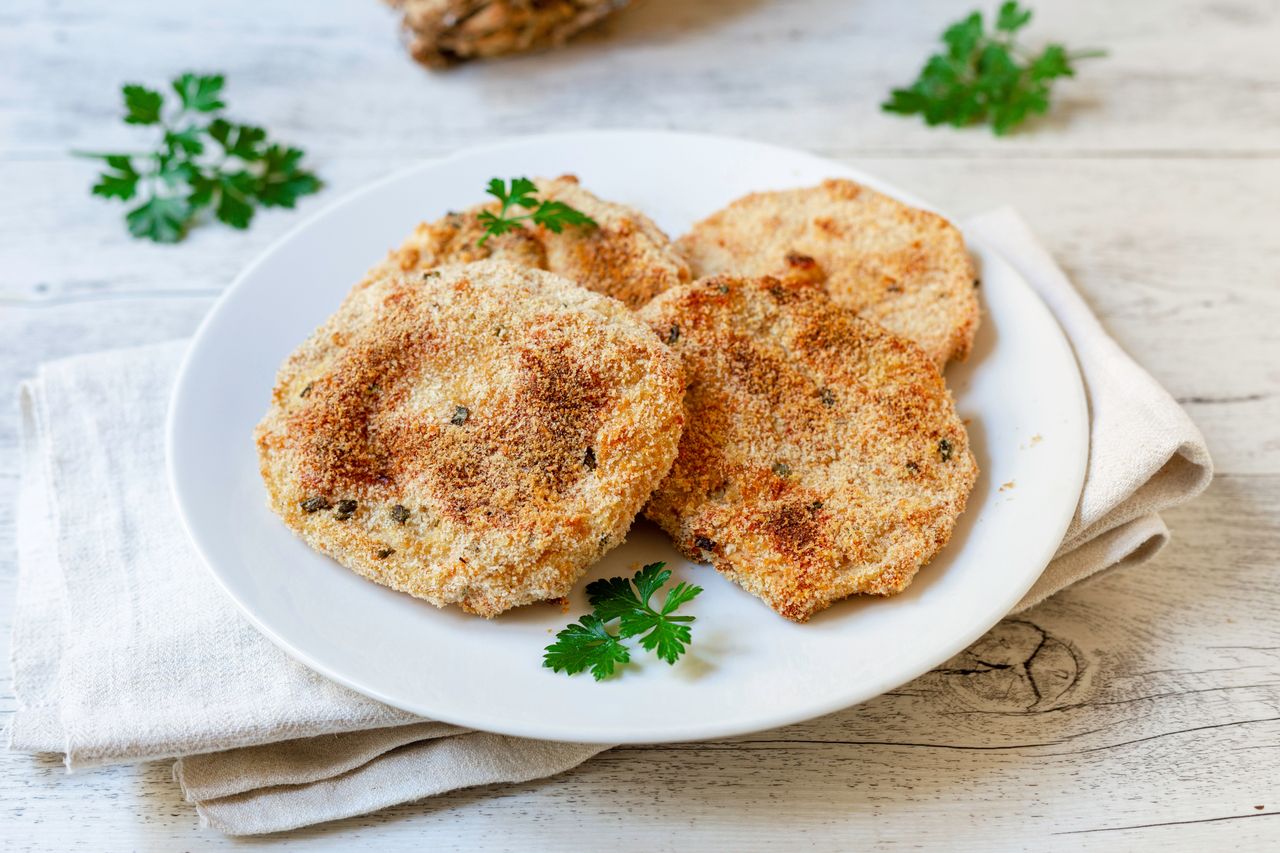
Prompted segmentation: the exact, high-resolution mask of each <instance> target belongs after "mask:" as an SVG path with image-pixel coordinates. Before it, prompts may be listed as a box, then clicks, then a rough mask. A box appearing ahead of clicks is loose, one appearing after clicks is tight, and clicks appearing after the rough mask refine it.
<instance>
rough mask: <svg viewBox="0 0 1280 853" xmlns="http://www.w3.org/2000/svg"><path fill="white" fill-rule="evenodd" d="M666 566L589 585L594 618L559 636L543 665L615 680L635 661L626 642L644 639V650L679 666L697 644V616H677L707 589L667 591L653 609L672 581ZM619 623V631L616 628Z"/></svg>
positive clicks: (684, 586)
mask: <svg viewBox="0 0 1280 853" xmlns="http://www.w3.org/2000/svg"><path fill="white" fill-rule="evenodd" d="M665 566H666V564H665V563H650V564H649V565H647V566H645V567H644V568H643V569H641V570H640V571H639V572H637V573H636V575H635V577H633V578H631V579H630V580H628V579H627V578H610V579H609V580H598V581H594V582H592V583H590V584H588V585H587V598H588V600H589V601H590V602H591V607H592V613H590V614H589V615H587V616H583V617H582V618H581V619H580V620H578V621H577V622H575V623H573V624H572V625H569V627H567V628H565V629H564V630H562V631H561V632H560V633H558V634H556V641H555V642H554V643H552V644H551V645H550V646H547V648H546V650H545V654H544V655H543V658H542V665H543V666H545V667H547V668H548V669H551V670H554V671H555V672H564V673H566V674H568V675H574V674H575V673H579V672H583V671H584V670H590V671H591V675H592V677H593V678H595V680H596V681H600V680H602V679H605V678H608V677H609V676H611V675H613V672H614V667H615V665H617V664H620V663H627V662H629V661H630V660H631V652H630V651H629V650H628V648H627V646H626V645H625V644H624V643H623V642H622V641H623V640H624V639H628V638H630V637H638V638H639V641H640V646H641V648H643V649H645V650H647V651H650V652H653V653H654V654H655V655H657V656H658V658H659V659H660V660H664V661H666V662H667V663H669V664H674V663H675V662H676V661H677V660H679V659H680V656H681V655H682V654H684V652H685V650H686V649H687V648H688V646H689V643H690V642H691V641H692V631H691V629H690V627H689V626H690V623H692V622H693V621H694V617H692V616H681V615H676V610H678V609H679V608H680V607H681V605H684V604H687V603H688V602H690V601H692V600H693V599H695V598H697V596H698V594H699V593H701V592H702V587H698V586H693V585H691V584H687V583H683V582H681V583H678V584H676V585H675V586H673V587H672V588H671V589H670V590H668V591H667V594H666V597H665V598H664V599H663V601H662V604H661V605H659V606H655V605H654V604H651V603H650V602H651V601H652V599H653V597H654V595H655V594H656V593H657V591H658V590H659V589H660V588H661V587H662V585H663V584H665V583H666V582H667V581H668V580H669V579H670V578H671V572H670V571H669V570H668V569H666V568H664V567H665ZM615 621H616V622H617V631H616V633H615V632H614V631H611V630H610V628H609V626H610V624H612V623H614V622H615Z"/></svg>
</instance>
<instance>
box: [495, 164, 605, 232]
mask: <svg viewBox="0 0 1280 853" xmlns="http://www.w3.org/2000/svg"><path fill="white" fill-rule="evenodd" d="M509 183H510V187H508V186H507V182H504V181H503V180H502V179H501V178H492V179H490V181H489V185H488V187H486V188H485V192H487V193H488V194H489V195H491V196H493V197H494V198H496V199H497V200H498V201H499V202H500V203H501V205H502V206H501V208H500V209H499V210H498V212H497V213H494V212H493V211H491V210H483V211H481V212H480V215H479V217H478V218H479V220H480V224H481V225H483V226H484V234H482V235H480V239H479V240H477V241H476V245H477V246H483V245H484V244H485V241H487V240H488V239H489V238H490V237H500V236H501V235H503V234H506V233H508V232H510V231H514V230H516V229H517V228H522V227H524V226H522V225H521V224H520V223H521V222H522V221H524V220H526V219H531V220H533V224H534V225H541V226H542V227H543V228H546V229H547V230H548V231H550V232H552V233H553V234H559V233H561V232H562V231H564V227H565V226H566V225H579V226H582V227H586V228H595V227H596V225H597V223H596V221H595V220H594V219H592V218H591V217H590V216H587V215H586V214H585V213H583V212H582V211H580V210H578V209H576V208H573V207H570V206H569V205H567V204H565V203H564V202H562V201H550V200H543V201H538V199H537V192H538V187H537V185H536V184H535V183H534V182H533V181H531V180H529V179H528V178H512V179H511V181H510V182H509ZM512 208H523V209H524V210H528V211H531V212H530V213H523V214H519V215H514V216H512V215H508V212H509V211H511V210H512Z"/></svg>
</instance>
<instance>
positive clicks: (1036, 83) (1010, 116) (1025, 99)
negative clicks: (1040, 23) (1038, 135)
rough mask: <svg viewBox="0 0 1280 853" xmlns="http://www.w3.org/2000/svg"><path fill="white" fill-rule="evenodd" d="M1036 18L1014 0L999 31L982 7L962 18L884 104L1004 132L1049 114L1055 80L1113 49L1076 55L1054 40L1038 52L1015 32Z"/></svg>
mask: <svg viewBox="0 0 1280 853" xmlns="http://www.w3.org/2000/svg"><path fill="white" fill-rule="evenodd" d="M1030 21H1031V10H1030V9H1027V8H1024V7H1022V6H1019V5H1018V4H1017V3H1016V2H1014V0H1010V2H1007V3H1004V4H1003V5H1001V6H1000V10H999V11H998V12H997V13H996V20H995V30H994V32H990V33H988V32H987V29H986V26H985V24H984V22H983V18H982V13H981V12H974V13H972V14H970V15H969V17H967V18H965V19H963V20H961V21H957V22H956V23H954V24H952V25H951V26H950V27H948V28H947V30H946V32H944V33H943V34H942V41H943V43H944V44H945V45H946V47H947V49H946V51H945V52H943V53H936V54H934V55H933V56H931V57H929V60H928V62H926V63H925V66H924V69H923V70H922V71H921V72H920V76H919V77H917V78H916V81H915V82H914V83H912V84H911V85H910V86H908V87H907V88H905V89H894V90H893V91H892V92H891V93H890V95H889V100H888V101H885V102H884V103H883V104H881V105H880V108H881V109H883V110H884V111H885V112H890V113H900V114H902V115H917V114H918V115H920V116H922V117H923V118H924V121H925V123H926V124H928V125H930V126H933V125H939V124H949V125H952V126H953V127H966V126H968V125H972V124H981V123H984V122H990V124H991V129H992V131H994V132H995V134H996V135H997V136H1003V135H1005V134H1006V133H1008V132H1009V131H1010V130H1012V129H1013V128H1015V127H1017V126H1018V125H1019V124H1022V122H1023V121H1025V120H1026V119H1027V117H1028V116H1030V115H1032V114H1041V113H1045V112H1047V111H1048V109H1049V89H1050V86H1051V84H1052V83H1053V81H1054V80H1056V79H1058V78H1059V77H1074V76H1075V66H1074V65H1073V63H1074V62H1075V61H1076V60H1079V59H1088V58H1092V57H1098V56H1105V55H1106V52H1105V51H1101V50H1087V51H1077V52H1074V53H1070V52H1068V51H1067V49H1066V48H1065V47H1063V46H1062V45H1060V44H1050V45H1048V46H1047V47H1045V49H1044V50H1042V51H1041V52H1040V53H1038V54H1032V53H1030V52H1028V51H1026V50H1024V49H1023V48H1022V47H1020V46H1019V45H1017V44H1016V43H1015V42H1014V35H1015V33H1017V32H1018V31H1019V30H1021V29H1022V28H1023V27H1025V26H1026V25H1027V24H1028V23H1029V22H1030Z"/></svg>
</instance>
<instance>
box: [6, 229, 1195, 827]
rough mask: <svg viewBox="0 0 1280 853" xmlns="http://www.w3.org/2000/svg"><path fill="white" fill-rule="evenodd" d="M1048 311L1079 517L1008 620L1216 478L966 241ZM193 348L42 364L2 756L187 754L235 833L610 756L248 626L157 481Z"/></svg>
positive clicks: (1184, 425) (1032, 259) (1121, 376)
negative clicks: (490, 717) (342, 664)
mask: <svg viewBox="0 0 1280 853" xmlns="http://www.w3.org/2000/svg"><path fill="white" fill-rule="evenodd" d="M967 230H968V232H969V233H971V234H974V235H977V236H979V237H980V238H981V239H983V240H984V241H986V242H987V243H988V244H989V245H991V246H992V247H994V248H996V249H997V250H998V251H999V252H1001V253H1002V254H1003V255H1004V256H1005V257H1006V258H1007V259H1008V260H1009V261H1010V262H1011V263H1012V264H1013V266H1014V267H1016V268H1017V269H1018V271H1019V272H1021V273H1022V275H1023V276H1024V277H1026V279H1027V280H1028V281H1029V282H1030V283H1031V285H1032V286H1033V287H1034V288H1035V290H1036V291H1037V292H1038V293H1039V294H1040V296H1041V297H1042V298H1043V299H1044V301H1045V302H1046V303H1047V304H1048V306H1049V308H1050V309H1051V310H1052V311H1053V313H1054V314H1055V315H1056V317H1057V319H1058V322H1059V323H1060V324H1061V325H1062V327H1063V329H1064V330H1065V332H1066V333H1067V336H1068V338H1069V339H1070V341H1071V344H1072V346H1073V348H1074V349H1075V353H1076V357H1077V359H1078V361H1079V364H1080V368H1081V372H1082V373H1083V375H1084V379H1085V385H1086V389H1087V392H1088V398H1089V412H1090V440H1091V450H1090V458H1089V466H1088V473H1087V475H1086V479H1085V484H1084V489H1083V492H1082V495H1081V499H1080V505H1079V508H1078V509H1077V512H1076V516H1075V518H1074V520H1073V521H1072V524H1071V527H1070V529H1069V530H1068V533H1067V536H1066V539H1065V540H1064V542H1063V543H1062V547H1061V549H1060V550H1059V551H1058V553H1057V555H1056V556H1055V558H1054V560H1053V561H1052V562H1051V563H1050V564H1049V566H1048V567H1047V568H1046V570H1045V572H1044V574H1043V575H1042V576H1041V578H1040V579H1039V581H1038V582H1037V583H1036V584H1035V586H1034V587H1033V588H1032V589H1031V591H1030V592H1029V593H1028V594H1027V596H1026V597H1025V598H1024V599H1023V600H1022V601H1021V602H1020V603H1019V604H1018V607H1017V608H1016V609H1018V610H1020V609H1023V608H1026V607H1029V606H1031V605H1033V604H1035V603H1037V602H1039V601H1041V600H1043V599H1044V598H1045V597H1047V596H1049V595H1052V594H1053V593H1055V592H1057V591H1058V590H1060V589H1062V588H1063V587H1065V586H1067V585H1070V584H1072V583H1074V582H1076V581H1078V580H1080V579H1082V578H1084V577H1087V576H1089V575H1093V574H1095V573H1097V572H1100V571H1102V570H1104V569H1110V568H1114V567H1117V566H1124V565H1132V564H1135V563H1138V562H1141V561H1144V560H1147V559H1150V558H1151V557H1152V556H1153V555H1154V554H1155V553H1156V552H1157V551H1159V550H1160V548H1161V547H1163V546H1164V544H1165V543H1166V542H1167V541H1168V538H1169V532H1168V529H1167V528H1166V527H1165V525H1164V523H1163V521H1162V520H1161V519H1160V516H1159V512H1160V511H1161V510H1163V509H1165V508H1167V507H1170V506H1173V505H1175V504H1178V503H1181V502H1183V501H1186V500H1188V499H1190V498H1192V497H1194V496H1195V495H1196V494H1198V493H1199V492H1201V491H1202V490H1203V489H1204V488H1205V487H1206V486H1207V485H1208V482H1209V479H1210V477H1211V476H1212V465H1211V462H1210V459H1209V455H1208V452H1207V450H1206V448H1205V445H1204V440H1203V438H1202V437H1201V436H1200V433H1199V431H1198V430H1197V429H1196V427H1195V426H1194V424H1192V423H1191V421H1190V419H1189V418H1188V417H1187V416H1186V414H1185V413H1184V412H1183V411H1182V409H1181V408H1180V407H1179V406H1178V405H1177V403H1175V402H1174V400H1173V399H1172V398H1171V397H1170V396H1169V394H1168V393H1167V392H1166V391H1164V389H1163V388H1161V387H1160V386H1159V384H1157V383H1156V382H1155V380H1153V379H1152V378H1151V377H1150V376H1149V375H1148V374H1147V373H1146V372H1145V371H1143V370H1142V369H1141V368H1140V367H1138V366H1137V365H1136V364H1135V363H1134V362H1133V361H1132V360H1131V359H1130V358H1129V357H1128V356H1127V355H1126V354H1125V353H1124V352H1123V351H1122V350H1121V349H1120V348H1119V347H1118V346H1117V345H1116V344H1115V342H1114V341H1112V340H1111V339H1110V338H1109V337H1108V336H1107V334H1106V332H1105V331H1104V330H1103V329H1102V327H1101V326H1100V325H1099V323H1098V321H1097V320H1096V318H1094V316H1093V315H1092V313H1091V312H1090V311H1089V309H1088V308H1087V306H1086V305H1085V304H1084V302H1083V301H1082V300H1081V299H1080V297H1079V296H1078V295H1077V294H1076V292H1075V291H1074V289H1073V288H1072V287H1071V284H1070V282H1068V280H1067V279H1066V277H1065V276H1064V275H1063V273H1062V271H1061V270H1059V269H1058V267H1057V266H1056V265H1055V264H1054V262H1053V260H1052V258H1051V257H1049V255H1048V254H1047V253H1046V252H1045V251H1044V250H1043V249H1042V248H1041V247H1040V246H1039V244H1038V243H1037V242H1036V240H1035V238H1034V236H1033V235H1032V234H1031V232H1030V230H1029V229H1028V228H1027V226H1026V225H1025V223H1023V221H1022V220H1021V219H1020V218H1019V217H1018V216H1017V214H1016V213H1014V212H1013V211H1011V210H999V211H996V212H993V213H990V214H986V215H984V216H980V217H978V218H976V219H974V220H972V221H971V222H969V223H968V224H967ZM185 346H186V344H185V342H180V341H179V342H173V343H169V344H160V345H155V346H148V347H138V348H133V349H128V350H118V351H114V352H109V353H102V354H96V355H91V356H79V357H75V358H71V359H65V360H62V361H57V362H52V363H49V364H45V365H43V366H41V368H40V369H39V372H38V374H37V375H36V377H35V378H33V379H31V380H29V381H27V382H25V383H23V385H22V387H21V389H20V394H19V405H20V409H21V432H22V480H21V487H20V492H19V500H18V504H19V507H18V519H17V521H18V524H17V539H18V543H17V544H18V565H19V581H18V598H17V604H16V609H15V618H14V638H13V671H14V690H15V693H16V694H17V700H18V702H17V710H16V711H15V713H14V715H13V717H12V720H11V725H10V745H11V748H13V749H15V750H20V751H26V752H52V753H61V754H62V755H63V756H64V757H65V761H66V764H67V767H68V768H69V769H71V770H77V769H80V768H85V767H92V766H95V765H101V764H110V763H127V762H138V761H146V760H153V759H164V758H177V759H178V760H177V762H176V764H175V766H174V776H175V779H176V780H177V782H178V784H179V785H181V787H182V790H183V791H184V793H185V795H186V797H187V799H188V800H189V801H190V802H192V803H194V805H195V808H196V811H197V813H198V814H199V816H200V819H201V821H202V823H204V824H206V825H210V826H213V827H215V828H217V829H219V830H221V831H223V832H226V833H228V834H234V835H246V834H257V833H266V832H276V831H280V830H285V829H291V828H295V827H299V826H305V825H308V824H313V823H320V822H323V821H329V820H334V819H337V818H342V817H348V816H352V815H357V814H364V813H368V812H371V811H375V810H377V809H381V808H385V807H387V806H390V805H395V804H398V803H404V802H409V801H413V800H418V799H422V798H424V797H429V796H432V795H434V794H439V793H442V792H445V791H449V790H453V789H457V788H462V787H467V786H472V785H480V784H488V783H496V782H518V781H525V780H529V779H536V778H540V777H545V776H549V775H552V774H555V773H559V772H562V771H564V770H567V769H569V768H571V767H574V766H576V765H577V764H579V763H581V762H583V761H585V760H587V759H588V758H590V757H591V756H593V755H595V754H596V753H598V752H600V751H601V750H602V749H605V748H607V747H601V746H593V745H583V744H571V743H558V742H549V741H532V740H526V739H521V738H513V737H506V736H503V735H496V734H491V733H487V732H478V731H472V730H469V729H465V728H460V727H457V726H451V725H447V724H444V723H438V722H431V721H426V720H422V719H420V718H417V717H414V716H413V715H410V714H407V713H405V712H403V711H399V710H396V709H394V708H390V707H388V706H386V705H383V704H381V703H379V702H375V701H373V700H371V699H368V698H366V697H364V696H361V695H359V694H357V693H354V692H352V691H350V690H347V689H346V688H343V687H340V686H338V685H335V684H333V683H331V682H329V681H327V680H325V679H324V678H322V677H320V676H319V675H317V674H315V673H313V672H311V671H310V670H308V669H306V668H305V667H303V666H301V665H300V664H297V663H295V662H294V661H293V660H292V659H290V658H289V657H287V656H286V655H285V654H284V653H283V652H281V651H280V650H278V649H277V648H276V647H275V646H273V645H272V644H271V643H270V642H269V641H268V640H266V639H265V638H264V637H262V636H261V635H260V634H258V633H257V631H256V630H254V629H253V628H252V627H251V626H250V625H249V624H248V622H246V621H245V620H244V619H243V618H242V617H241V616H240V615H239V613H238V612H237V611H236V610H235V608H234V606H233V605H232V604H231V602H230V601H228V600H227V599H226V598H225V597H224V596H223V594H222V593H221V591H220V590H219V589H218V588H217V586H216V584H215V583H214V582H213V580H212V579H211V578H210V577H209V575H208V572H207V571H206V570H205V569H204V567H203V566H202V565H201V564H200V560H199V557H198V556H197V555H196V554H195V552H194V549H193V548H192V547H191V545H190V544H189V543H188V541H187V539H186V536H185V534H184V532H183V530H182V526H181V524H180V522H179V521H178V519H177V517H176V514H175V512H174V510H173V507H172V503H171V498H170V493H169V487H168V483H167V478H166V474H165V465H164V458H163V457H164V450H163V448H164V440H163V429H164V421H165V413H166V410H167V406H168V401H169V393H170V390H171V386H172V383H173V379H174V375H175V372H176V369H177V365H178V362H179V360H180V358H181V356H182V353H183V351H184V349H185Z"/></svg>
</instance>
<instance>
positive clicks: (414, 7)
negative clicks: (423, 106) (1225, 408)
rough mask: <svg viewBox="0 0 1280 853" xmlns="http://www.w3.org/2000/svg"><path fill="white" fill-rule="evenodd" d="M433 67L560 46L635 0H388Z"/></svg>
mask: <svg viewBox="0 0 1280 853" xmlns="http://www.w3.org/2000/svg"><path fill="white" fill-rule="evenodd" d="M388 2H389V3H390V4H391V5H392V6H395V7H396V8H398V9H400V10H401V11H402V12H403V13H404V28H405V30H406V31H407V33H408V43H409V53H410V54H412V56H413V58H414V59H416V60H418V61H419V62H421V63H422V64H423V65H426V66H427V67H428V68H445V67H448V66H450V65H454V64H456V63H458V62H463V61H466V60H468V59H484V58H486V57H490V56H500V55H503V54H509V53H523V52H525V51H532V50H545V49H547V48H553V47H558V46H560V45H561V44H563V43H564V42H565V41H566V40H567V39H569V38H571V37H572V36H574V35H575V34H577V33H579V32H581V31H582V30H584V29H586V28H587V27H589V26H591V25H592V24H595V23H597V22H599V21H601V20H603V19H604V18H606V17H608V16H609V15H612V14H613V13H614V12H617V11H618V10H620V9H622V8H623V7H624V6H626V5H628V3H629V2H630V0H388Z"/></svg>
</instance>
